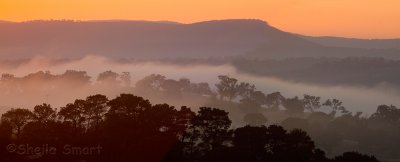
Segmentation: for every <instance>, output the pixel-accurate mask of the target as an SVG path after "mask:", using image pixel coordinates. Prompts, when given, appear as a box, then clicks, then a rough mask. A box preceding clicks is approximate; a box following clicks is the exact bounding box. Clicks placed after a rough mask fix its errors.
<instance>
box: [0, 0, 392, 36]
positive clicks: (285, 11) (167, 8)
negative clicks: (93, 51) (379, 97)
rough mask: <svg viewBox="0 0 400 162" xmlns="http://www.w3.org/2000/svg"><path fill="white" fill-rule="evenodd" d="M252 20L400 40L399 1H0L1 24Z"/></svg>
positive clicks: (290, 27)
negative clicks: (4, 22) (68, 21)
mask: <svg viewBox="0 0 400 162" xmlns="http://www.w3.org/2000/svg"><path fill="white" fill-rule="evenodd" d="M229 18H255V19H262V20H265V21H268V22H269V23H270V24H271V25H273V26H275V27H277V28H280V29H282V30H285V31H289V32H294V33H301V34H307V35H335V36H345V37H359V38H400V0H0V20H9V21H26V20H36V19H74V20H101V19H130V20H170V21H177V22H182V23H191V22H197V21H204V20H212V19H229Z"/></svg>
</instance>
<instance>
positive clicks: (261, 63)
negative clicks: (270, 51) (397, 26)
mask: <svg viewBox="0 0 400 162" xmlns="http://www.w3.org/2000/svg"><path fill="white" fill-rule="evenodd" d="M232 64H233V65H234V66H235V67H236V68H237V69H238V70H239V71H241V72H244V73H249V74H253V75H261V76H271V77H277V78H280V79H283V80H291V81H296V82H303V83H314V84H321V85H363V86H376V85H378V84H381V83H389V84H392V85H396V86H399V83H400V77H399V76H397V75H393V74H397V73H399V72H400V61H398V60H390V59H384V58H372V57H348V58H290V59H282V60H275V59H246V58H240V59H234V60H233V61H232Z"/></svg>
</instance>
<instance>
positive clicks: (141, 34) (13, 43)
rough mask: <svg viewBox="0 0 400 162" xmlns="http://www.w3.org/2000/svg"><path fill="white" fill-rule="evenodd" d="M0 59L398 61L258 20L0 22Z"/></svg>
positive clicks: (389, 54) (392, 52) (384, 52)
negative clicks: (299, 59)
mask: <svg viewBox="0 0 400 162" xmlns="http://www.w3.org/2000/svg"><path fill="white" fill-rule="evenodd" d="M0 38H1V39H0V59H16V58H31V57H34V56H36V55H41V56H49V57H54V58H79V57H84V56H86V55H101V56H106V57H111V58H208V57H236V56H248V57H255V58H290V57H349V56H367V57H369V56H372V57H386V58H396V59H397V58H400V56H399V55H400V53H399V51H400V50H397V49H374V50H369V49H362V48H352V47H351V48H349V47H334V46H332V47H328V46H329V45H327V44H323V43H320V42H318V41H314V40H310V39H308V38H305V37H303V36H299V35H295V34H291V33H288V32H284V31H281V30H279V29H277V28H274V27H272V26H270V25H268V24H267V23H266V22H264V21H261V20H253V19H238V20H214V21H205V22H199V23H193V24H179V23H172V22H165V21H161V22H148V21H121V20H105V21H101V20H96V21H30V22H22V23H7V22H5V23H0Z"/></svg>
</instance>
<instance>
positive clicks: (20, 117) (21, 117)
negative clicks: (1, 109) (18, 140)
mask: <svg viewBox="0 0 400 162" xmlns="http://www.w3.org/2000/svg"><path fill="white" fill-rule="evenodd" d="M32 116H33V115H32V112H31V111H29V110H28V109H20V108H18V109H11V110H9V111H7V112H6V113H4V114H3V115H2V116H1V121H2V122H6V123H9V124H10V125H11V126H12V127H13V131H14V132H16V135H17V136H19V135H20V134H21V131H22V128H23V127H24V126H25V125H26V124H27V123H28V122H29V121H30V120H32Z"/></svg>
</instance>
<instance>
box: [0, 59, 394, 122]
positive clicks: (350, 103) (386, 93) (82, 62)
mask: <svg viewBox="0 0 400 162" xmlns="http://www.w3.org/2000/svg"><path fill="white" fill-rule="evenodd" d="M67 70H74V71H77V72H78V71H81V74H82V75H83V76H86V77H87V79H88V81H90V84H88V85H86V84H82V83H81V82H82V80H80V79H81V78H79V77H76V78H74V77H69V78H66V79H65V78H64V79H59V80H52V81H46V80H42V79H43V78H46V74H52V75H61V74H66V71H67ZM39 71H41V73H37V72H39ZM106 71H112V72H115V73H118V74H123V73H124V72H128V73H129V75H130V76H131V80H130V81H129V82H128V83H121V82H122V81H120V80H121V79H120V78H118V79H117V80H119V81H120V82H119V83H118V84H129V85H124V86H110V85H107V84H102V83H101V81H99V80H98V75H99V74H100V73H103V72H106ZM0 72H1V73H3V77H2V80H1V84H0V87H1V93H0V95H1V97H0V98H1V100H0V103H1V104H0V105H1V106H2V107H4V108H5V107H7V108H9V107H23V108H32V107H33V106H35V105H38V104H41V103H44V102H46V103H49V104H51V105H53V106H56V107H60V106H65V104H67V103H69V102H72V101H73V100H74V99H76V98H84V97H86V96H88V95H92V94H106V95H107V96H108V97H110V98H112V97H115V96H117V95H119V94H120V93H134V94H138V93H139V94H138V95H144V94H140V92H135V88H134V87H135V84H136V82H137V81H138V80H141V79H143V78H145V77H146V76H149V75H151V74H160V75H163V76H165V77H166V78H167V79H175V80H179V79H181V78H187V79H189V80H190V81H191V82H193V83H201V82H204V83H208V84H209V86H210V87H211V89H213V90H215V86H214V85H215V84H216V83H217V82H218V76H219V75H227V76H230V77H233V78H236V79H238V80H239V81H244V82H249V83H251V84H254V85H255V86H256V88H257V90H260V91H263V92H264V93H266V94H268V93H273V92H281V93H282V95H284V96H286V97H294V96H300V97H301V96H303V94H311V95H315V96H320V97H322V99H329V98H337V99H340V100H341V101H343V103H344V106H346V108H347V109H348V110H350V111H353V112H358V111H361V112H364V113H365V115H370V114H372V113H373V112H374V111H375V110H376V107H377V106H378V105H381V104H389V105H390V104H393V105H400V101H399V100H397V98H398V97H399V94H400V89H398V88H397V87H396V86H391V85H388V84H380V85H379V84H378V85H375V86H364V85H340V84H339V85H319V84H310V83H304V82H293V81H287V80H283V79H280V78H275V77H266V76H254V75H251V74H246V73H240V72H238V70H237V69H236V68H235V66H232V65H231V64H229V63H216V64H209V63H208V64H207V63H201V62H200V63H194V64H183V63H168V62H164V63H162V62H160V61H130V62H126V61H125V62H121V61H115V60H111V59H107V58H104V57H99V56H87V57H84V58H82V59H76V60H64V61H54V60H51V59H47V58H44V57H36V58H34V59H31V60H28V61H25V62H24V63H21V64H14V65H8V66H3V67H2V68H1V69H0ZM84 72H86V73H84ZM31 73H36V76H35V75H34V74H31ZM5 74H12V75H14V77H17V78H29V79H26V80H27V81H26V82H24V84H23V85H18V84H12V85H11V86H10V84H7V83H6V81H7V75H5ZM145 96H146V97H149V99H150V100H151V101H152V102H154V103H171V104H173V105H175V106H177V107H179V106H182V105H188V106H192V107H199V106H204V105H206V104H207V101H206V100H203V99H201V98H196V97H193V98H186V99H185V100H182V99H180V98H176V100H174V99H171V98H168V97H163V96H157V97H156V96H153V95H151V94H145ZM21 100H23V102H21ZM4 108H2V110H1V111H2V112H3V111H4V110H5V109H4Z"/></svg>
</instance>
